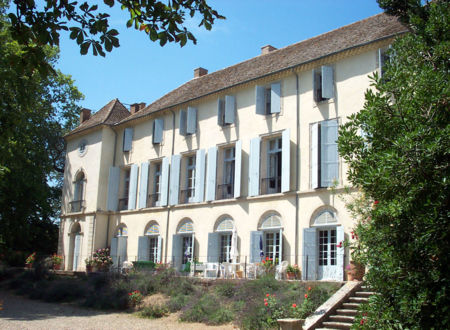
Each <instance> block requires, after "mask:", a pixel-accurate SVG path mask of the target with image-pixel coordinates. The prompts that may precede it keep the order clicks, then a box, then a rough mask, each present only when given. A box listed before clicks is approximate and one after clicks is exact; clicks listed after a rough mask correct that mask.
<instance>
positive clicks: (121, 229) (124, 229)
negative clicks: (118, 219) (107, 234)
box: [114, 225, 128, 237]
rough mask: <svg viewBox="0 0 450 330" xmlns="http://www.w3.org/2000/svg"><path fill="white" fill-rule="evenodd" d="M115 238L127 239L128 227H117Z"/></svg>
mask: <svg viewBox="0 0 450 330" xmlns="http://www.w3.org/2000/svg"><path fill="white" fill-rule="evenodd" d="M114 236H115V237H125V236H128V228H127V226H126V225H119V227H117V230H116V233H115V235H114Z"/></svg>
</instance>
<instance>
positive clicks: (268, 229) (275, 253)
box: [250, 212, 283, 264]
mask: <svg viewBox="0 0 450 330" xmlns="http://www.w3.org/2000/svg"><path fill="white" fill-rule="evenodd" d="M250 235H251V236H250V245H251V246H250V262H252V263H254V262H260V261H261V259H262V258H267V257H268V258H269V259H272V260H273V262H274V263H278V264H281V262H282V261H283V225H282V224H281V217H280V215H279V214H278V213H276V212H269V213H267V214H266V215H265V216H263V217H262V220H261V222H260V225H259V227H258V231H252V232H251V233H250Z"/></svg>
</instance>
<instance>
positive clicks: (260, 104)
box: [255, 86, 266, 115]
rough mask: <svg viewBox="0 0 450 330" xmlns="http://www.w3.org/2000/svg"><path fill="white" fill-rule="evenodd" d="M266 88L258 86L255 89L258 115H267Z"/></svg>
mask: <svg viewBox="0 0 450 330" xmlns="http://www.w3.org/2000/svg"><path fill="white" fill-rule="evenodd" d="M265 91H266V89H265V87H264V86H256V88H255V105H256V114H258V115H266V97H265Z"/></svg>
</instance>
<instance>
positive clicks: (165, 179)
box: [159, 157, 169, 206]
mask: <svg viewBox="0 0 450 330" xmlns="http://www.w3.org/2000/svg"><path fill="white" fill-rule="evenodd" d="M161 165H162V166H161V189H160V194H161V195H160V196H159V206H166V205H167V193H168V191H169V158H167V157H164V158H163V159H162V164H161Z"/></svg>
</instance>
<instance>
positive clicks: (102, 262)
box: [92, 248, 113, 271]
mask: <svg viewBox="0 0 450 330" xmlns="http://www.w3.org/2000/svg"><path fill="white" fill-rule="evenodd" d="M92 260H93V261H94V264H95V266H96V267H97V269H98V270H101V271H106V270H109V267H110V266H111V265H112V264H113V260H112V258H111V256H110V255H109V248H104V249H98V250H97V251H95V252H94V254H93V255H92Z"/></svg>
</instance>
